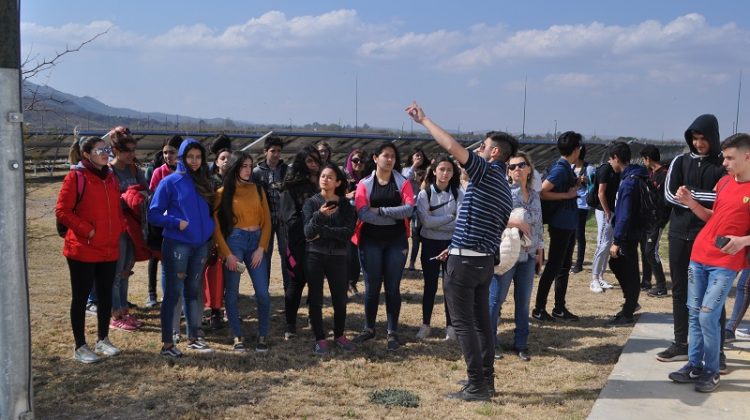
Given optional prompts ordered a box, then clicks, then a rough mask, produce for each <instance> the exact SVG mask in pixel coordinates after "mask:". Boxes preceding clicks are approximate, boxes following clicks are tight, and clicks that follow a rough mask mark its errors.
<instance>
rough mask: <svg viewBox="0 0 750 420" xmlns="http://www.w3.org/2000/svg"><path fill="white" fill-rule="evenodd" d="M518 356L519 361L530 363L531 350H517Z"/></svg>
mask: <svg viewBox="0 0 750 420" xmlns="http://www.w3.org/2000/svg"><path fill="white" fill-rule="evenodd" d="M516 356H518V358H519V359H521V361H523V362H528V361H530V360H531V355H530V354H529V350H528V349H526V350H516Z"/></svg>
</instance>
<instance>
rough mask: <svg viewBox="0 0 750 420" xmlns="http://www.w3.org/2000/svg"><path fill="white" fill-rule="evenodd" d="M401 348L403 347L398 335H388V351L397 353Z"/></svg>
mask: <svg viewBox="0 0 750 420" xmlns="http://www.w3.org/2000/svg"><path fill="white" fill-rule="evenodd" d="M399 347H401V343H400V342H399V341H398V335H396V334H388V344H387V347H386V349H387V350H388V351H396V350H398V348H399Z"/></svg>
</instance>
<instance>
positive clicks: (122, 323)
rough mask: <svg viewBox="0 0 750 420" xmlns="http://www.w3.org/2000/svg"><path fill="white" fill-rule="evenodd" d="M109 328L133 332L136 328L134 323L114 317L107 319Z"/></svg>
mask: <svg viewBox="0 0 750 420" xmlns="http://www.w3.org/2000/svg"><path fill="white" fill-rule="evenodd" d="M109 328H114V329H116V330H122V331H127V332H133V331H135V330H137V329H138V327H136V326H135V325H133V324H131V323H128V321H126V320H125V319H114V318H112V319H111V320H110V321H109Z"/></svg>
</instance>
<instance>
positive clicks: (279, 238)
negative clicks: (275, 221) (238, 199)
mask: <svg viewBox="0 0 750 420" xmlns="http://www.w3.org/2000/svg"><path fill="white" fill-rule="evenodd" d="M274 236H275V237H276V246H277V247H278V249H279V261H280V262H281V280H282V284H283V285H284V290H286V288H287V286H289V273H288V272H287V271H286V264H285V261H286V237H284V231H283V229H282V228H281V226H277V225H274V226H273V230H272V231H271V238H270V239H269V240H268V249H267V250H266V258H265V260H266V277H268V278H269V279H270V278H271V256H272V255H273V237H274Z"/></svg>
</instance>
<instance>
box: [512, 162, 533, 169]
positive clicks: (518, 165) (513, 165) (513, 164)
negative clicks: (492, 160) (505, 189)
mask: <svg viewBox="0 0 750 420" xmlns="http://www.w3.org/2000/svg"><path fill="white" fill-rule="evenodd" d="M527 166H529V164H528V163H526V162H520V163H511V164H510V165H508V170H510V171H515V170H516V168H518V169H523V168H525V167H527Z"/></svg>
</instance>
